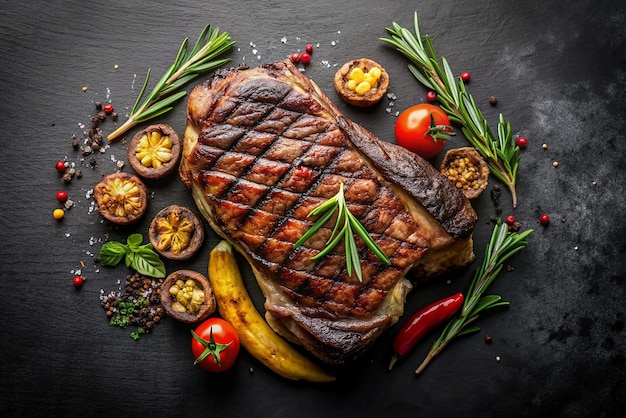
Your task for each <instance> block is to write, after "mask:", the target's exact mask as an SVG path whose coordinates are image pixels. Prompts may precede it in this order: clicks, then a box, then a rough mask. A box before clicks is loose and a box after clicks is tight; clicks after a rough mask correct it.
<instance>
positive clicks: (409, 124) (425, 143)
mask: <svg viewBox="0 0 626 418" xmlns="http://www.w3.org/2000/svg"><path fill="white" fill-rule="evenodd" d="M395 134H396V141H397V142H398V145H400V146H402V147H404V148H406V149H408V150H409V151H413V152H414V153H416V154H418V155H419V156H421V157H422V158H426V159H429V158H433V157H434V156H435V155H437V154H439V153H440V152H441V150H442V149H443V147H444V146H445V145H446V140H447V139H448V137H449V136H450V135H454V131H453V130H452V126H451V125H450V119H448V116H447V115H446V113H445V112H444V111H443V110H441V108H439V107H437V106H434V105H431V104H428V103H420V104H418V105H415V106H411V107H409V108H408V109H406V110H405V111H404V112H402V113H401V114H400V116H398V119H397V120H396V127H395Z"/></svg>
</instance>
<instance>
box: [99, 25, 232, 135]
mask: <svg viewBox="0 0 626 418" xmlns="http://www.w3.org/2000/svg"><path fill="white" fill-rule="evenodd" d="M234 44H235V42H234V41H231V39H230V36H229V35H228V33H226V32H223V33H221V34H220V33H219V29H217V28H215V29H213V28H212V27H211V25H207V26H205V27H204V29H203V30H202V33H201V34H200V36H199V37H198V40H197V41H196V44H195V45H194V47H193V49H192V50H189V39H188V38H185V39H184V40H183V43H182V44H181V46H180V48H179V49H178V54H177V55H176V59H175V60H174V63H173V64H172V65H171V66H170V67H169V68H168V69H167V71H166V72H165V74H163V76H162V77H161V79H160V80H159V82H158V83H157V84H156V85H155V86H154V88H153V89H152V92H151V93H150V94H148V96H147V97H146V98H145V99H144V100H143V102H142V101H141V99H142V97H143V95H144V93H145V91H146V87H147V86H148V80H150V69H149V68H148V72H147V74H146V79H145V81H144V83H143V87H142V88H141V91H140V92H139V96H138V97H137V100H136V101H135V104H134V106H133V108H132V110H131V112H130V116H129V117H128V119H127V120H126V122H124V123H123V124H122V125H121V126H119V127H118V128H117V129H116V130H114V131H113V132H111V134H109V136H107V139H108V140H109V141H112V140H114V139H116V138H118V137H119V136H121V135H123V134H124V133H126V131H128V130H129V129H130V128H132V127H133V126H135V125H137V124H138V123H141V122H144V121H147V120H150V119H153V118H156V117H157V116H161V115H162V114H164V113H167V112H169V111H170V110H172V108H173V105H174V103H176V102H177V101H178V100H180V99H182V98H183V97H185V95H187V92H186V91H184V90H183V91H180V89H181V88H182V87H183V86H184V85H185V84H187V83H188V82H189V81H191V80H193V79H194V78H196V77H197V76H199V75H200V74H202V73H205V72H207V71H210V70H213V69H215V68H218V67H220V66H222V65H224V64H225V63H227V62H228V61H230V59H229V58H222V59H216V58H217V57H218V56H219V55H221V54H223V53H224V52H226V51H228V49H230V47H231V46H233V45H234Z"/></svg>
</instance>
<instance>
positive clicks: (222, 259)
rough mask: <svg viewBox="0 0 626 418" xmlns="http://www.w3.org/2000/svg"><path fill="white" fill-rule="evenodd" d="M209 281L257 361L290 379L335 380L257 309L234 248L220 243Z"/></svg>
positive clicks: (223, 311)
mask: <svg viewBox="0 0 626 418" xmlns="http://www.w3.org/2000/svg"><path fill="white" fill-rule="evenodd" d="M209 281H210V282H211V285H212V286H213V292H214V294H215V298H216V299H217V308H218V311H219V313H220V315H221V316H222V318H223V319H225V320H226V321H228V322H230V324H231V325H232V326H233V327H234V328H235V330H237V334H239V339H240V341H241V345H243V347H244V348H245V349H246V350H247V351H248V352H249V353H250V354H252V355H253V356H254V357H255V358H256V359H257V360H259V361H260V362H261V363H263V364H265V365H266V366H267V367H268V368H270V369H271V370H273V371H274V372H276V373H278V374H279V375H281V376H283V377H285V378H287V379H291V380H307V381H309V382H331V381H333V380H335V378H334V377H333V376H331V375H329V374H328V373H326V372H325V371H324V370H322V369H321V368H320V367H319V366H317V365H316V364H315V363H313V362H312V361H311V360H309V359H308V358H306V357H305V356H303V355H302V354H300V353H299V352H298V351H296V350H295V349H294V348H293V347H292V346H291V345H289V343H287V342H286V341H285V340H283V339H282V337H280V336H279V335H278V334H276V333H275V332H274V330H273V329H272V328H270V326H269V325H268V324H267V322H265V320H264V319H263V317H262V316H261V314H259V312H258V311H257V310H256V307H255V306H254V304H253V303H252V300H251V299H250V296H249V295H248V292H247V290H246V288H245V286H244V284H243V280H242V278H241V273H240V272H239V267H238V266H237V261H236V259H235V256H234V254H233V249H232V246H231V245H230V244H229V243H228V242H226V241H221V242H220V243H219V244H217V245H216V246H215V248H213V250H211V253H210V255H209Z"/></svg>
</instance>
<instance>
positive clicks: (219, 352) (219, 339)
mask: <svg viewBox="0 0 626 418" xmlns="http://www.w3.org/2000/svg"><path fill="white" fill-rule="evenodd" d="M191 335H192V338H191V352H192V354H193V358H194V364H197V365H199V366H200V367H201V368H202V369H204V370H206V371H207V372H211V373H221V372H225V371H226V370H228V369H230V368H231V367H232V365H233V364H234V363H235V360H237V356H238V355H239V347H240V343H239V336H238V335H237V331H235V328H233V326H232V325H230V323H228V322H227V321H225V320H223V319H221V318H209V319H207V320H206V321H204V322H203V323H201V324H200V325H199V326H198V327H197V328H196V330H195V331H194V330H192V331H191Z"/></svg>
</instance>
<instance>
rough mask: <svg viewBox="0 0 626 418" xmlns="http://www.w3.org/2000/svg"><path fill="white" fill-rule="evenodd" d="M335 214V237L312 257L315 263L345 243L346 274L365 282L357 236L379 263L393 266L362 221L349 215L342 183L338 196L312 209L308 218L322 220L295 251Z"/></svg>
mask: <svg viewBox="0 0 626 418" xmlns="http://www.w3.org/2000/svg"><path fill="white" fill-rule="evenodd" d="M335 211H337V221H336V223H335V227H334V228H333V232H332V234H330V238H328V241H326V247H325V248H324V249H323V250H322V251H320V252H319V253H318V254H316V255H315V256H314V257H311V259H312V260H319V259H320V258H322V257H324V256H326V255H327V254H328V253H330V252H331V251H332V250H333V248H335V247H336V246H337V244H339V242H341V240H342V239H343V240H344V247H345V251H346V271H347V272H348V276H352V272H353V271H354V273H355V274H356V276H357V277H358V279H359V281H363V275H362V272H361V259H360V257H359V251H358V248H357V246H356V241H355V239H354V234H355V233H356V234H357V235H358V236H359V237H361V239H362V240H363V242H364V243H365V245H367V247H368V248H369V249H370V250H371V251H372V252H373V253H374V254H376V256H377V257H378V258H379V259H381V260H382V261H383V262H384V263H385V264H387V265H390V264H391V261H389V258H388V257H387V256H386V255H385V253H383V252H382V250H381V249H380V248H379V247H378V245H376V242H374V240H373V239H372V237H371V236H370V235H369V233H368V232H367V230H366V229H365V227H363V225H361V223H360V222H359V220H358V219H357V218H356V217H355V216H354V215H353V214H352V213H351V212H350V209H348V205H347V203H346V199H345V197H344V194H343V183H341V184H340V185H339V192H337V194H336V195H334V196H333V197H331V198H330V199H328V200H327V201H326V202H324V203H322V204H321V205H319V206H318V207H316V208H315V209H313V210H312V211H311V212H310V213H309V214H308V216H309V217H311V216H317V215H321V216H320V217H319V218H318V219H317V221H315V223H314V224H313V225H312V226H311V228H309V229H308V230H307V232H305V233H304V235H302V237H301V238H300V239H299V240H298V241H297V242H296V243H295V245H294V248H298V247H299V246H301V245H302V244H304V243H305V242H306V240H308V239H309V238H311V237H312V236H313V234H315V233H316V232H317V231H319V230H320V228H322V226H324V224H325V223H326V222H327V221H328V220H329V219H330V218H331V217H332V216H333V214H334V213H335Z"/></svg>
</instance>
